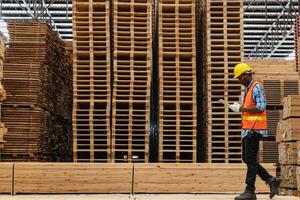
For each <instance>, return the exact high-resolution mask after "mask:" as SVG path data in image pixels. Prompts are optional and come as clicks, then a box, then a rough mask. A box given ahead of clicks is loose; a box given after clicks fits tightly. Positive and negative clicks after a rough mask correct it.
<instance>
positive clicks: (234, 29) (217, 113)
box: [201, 0, 243, 163]
mask: <svg viewBox="0 0 300 200" xmlns="http://www.w3.org/2000/svg"><path fill="white" fill-rule="evenodd" d="M201 3H202V5H201V13H202V14H201V20H202V22H201V24H202V26H203V27H202V30H203V32H204V36H203V37H204V39H203V40H204V41H205V43H204V45H203V53H202V54H203V55H202V56H203V65H204V67H203V68H204V69H203V73H202V74H203V76H204V77H203V79H204V80H206V81H205V82H204V83H206V85H204V91H205V92H204V94H203V96H207V99H206V101H207V102H205V103H204V107H205V109H206V110H207V112H206V113H207V121H206V122H205V124H204V125H203V127H207V132H208V134H207V137H206V138H204V139H205V140H206V141H207V142H206V143H207V144H206V146H207V150H206V151H207V155H208V156H207V158H206V161H208V162H218V163H235V162H241V156H242V151H241V115H240V113H234V112H232V111H231V110H229V109H228V108H227V107H224V105H223V104H222V103H220V102H219V99H224V100H225V101H228V102H229V103H233V102H235V101H238V99H239V96H240V95H241V89H242V88H241V85H240V84H239V83H238V81H237V80H235V79H233V69H234V66H235V65H236V64H238V63H240V62H241V61H242V59H243V10H242V6H243V1H242V0H230V1H229V0H228V1H223V0H206V1H203V2H201Z"/></svg>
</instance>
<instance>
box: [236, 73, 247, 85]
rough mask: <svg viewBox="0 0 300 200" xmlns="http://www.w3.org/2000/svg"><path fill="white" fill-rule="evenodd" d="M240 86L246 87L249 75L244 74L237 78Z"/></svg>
mask: <svg viewBox="0 0 300 200" xmlns="http://www.w3.org/2000/svg"><path fill="white" fill-rule="evenodd" d="M238 79H239V82H240V84H242V85H244V86H247V85H248V82H249V75H248V74H246V73H244V74H242V75H240V76H239V77H238Z"/></svg>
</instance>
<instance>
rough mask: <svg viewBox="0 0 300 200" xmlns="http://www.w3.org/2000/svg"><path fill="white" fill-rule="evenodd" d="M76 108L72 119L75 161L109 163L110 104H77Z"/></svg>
mask: <svg viewBox="0 0 300 200" xmlns="http://www.w3.org/2000/svg"><path fill="white" fill-rule="evenodd" d="M75 106H76V107H73V119H72V120H73V123H72V124H73V157H74V159H76V161H78V162H91V161H92V162H109V161H110V154H111V152H110V148H111V146H110V145H111V135H110V118H109V115H110V102H109V101H107V102H93V101H91V102H89V103H85V102H84V103H82V102H77V104H76V105H75ZM75 134H76V135H75ZM74 137H76V138H74Z"/></svg>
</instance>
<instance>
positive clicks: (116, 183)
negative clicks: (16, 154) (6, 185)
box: [0, 163, 132, 193]
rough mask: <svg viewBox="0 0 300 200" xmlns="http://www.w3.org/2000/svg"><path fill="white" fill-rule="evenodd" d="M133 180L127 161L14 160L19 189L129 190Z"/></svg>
mask: <svg viewBox="0 0 300 200" xmlns="http://www.w3.org/2000/svg"><path fill="white" fill-rule="evenodd" d="M0 176H1V175H0ZM131 181H132V165H131V164H127V163H126V164H125V163H124V164H118V165H115V164H95V163H80V164H76V163H16V164H15V186H14V187H15V192H16V193H130V192H131V185H132V184H131ZM0 184H1V183H0Z"/></svg>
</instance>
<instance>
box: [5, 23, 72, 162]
mask: <svg viewBox="0 0 300 200" xmlns="http://www.w3.org/2000/svg"><path fill="white" fill-rule="evenodd" d="M8 29H9V33H10V44H9V48H8V50H7V53H6V57H5V66H4V86H5V88H6V90H7V99H6V100H5V101H4V104H3V109H2V117H3V122H5V123H6V125H7V128H8V133H7V134H6V135H5V137H4V139H5V141H6V143H5V145H4V150H3V154H2V158H3V160H5V161H12V160H13V161H15V160H22V161H28V160H35V161H37V160H48V161H56V160H62V161H66V160H67V159H70V156H71V152H70V148H71V146H70V143H71V137H70V136H71V135H70V134H71V126H70V124H71V112H72V110H71V102H72V100H71V98H72V87H71V83H72V80H71V78H70V77H71V76H72V73H71V59H70V57H69V55H68V54H67V53H66V51H65V49H64V44H63V42H62V41H61V40H60V39H59V36H58V34H57V33H56V32H53V31H52V30H51V28H50V27H49V26H48V25H47V23H45V22H35V21H26V22H25V21H24V22H10V23H9V24H8Z"/></svg>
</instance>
